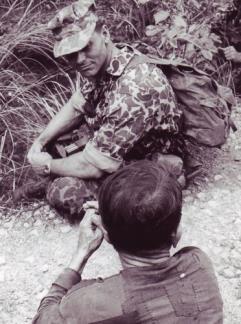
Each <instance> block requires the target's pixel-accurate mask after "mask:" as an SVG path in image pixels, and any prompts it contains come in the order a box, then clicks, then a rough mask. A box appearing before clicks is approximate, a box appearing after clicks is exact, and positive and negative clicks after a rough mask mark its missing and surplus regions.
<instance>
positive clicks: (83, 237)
mask: <svg viewBox="0 0 241 324" xmlns="http://www.w3.org/2000/svg"><path fill="white" fill-rule="evenodd" d="M103 235H104V234H103V230H102V223H101V218H100V215H99V214H98V213H97V211H96V210H95V209H94V208H88V209H87V210H86V213H85V216H84V218H83V220H82V221H81V223H80V226H79V240H78V247H77V250H84V251H86V253H87V255H88V256H90V255H91V254H92V253H93V252H94V251H95V250H97V249H98V247H99V246H100V244H101V242H102V240H103Z"/></svg>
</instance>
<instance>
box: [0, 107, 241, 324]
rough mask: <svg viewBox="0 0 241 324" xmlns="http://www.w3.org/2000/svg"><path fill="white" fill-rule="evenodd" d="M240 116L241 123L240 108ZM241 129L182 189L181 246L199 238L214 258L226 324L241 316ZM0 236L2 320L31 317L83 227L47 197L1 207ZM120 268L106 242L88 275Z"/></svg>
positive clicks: (22, 320) (12, 321)
mask: <svg viewBox="0 0 241 324" xmlns="http://www.w3.org/2000/svg"><path fill="white" fill-rule="evenodd" d="M234 120H236V122H237V126H239V128H240V126H241V118H240V116H239V113H238V112H237V111H236V112H235V114H234ZM240 133H241V131H240V130H239V131H238V132H237V133H235V135H231V137H230V139H229V141H228V143H227V144H225V146H224V147H223V148H222V150H216V149H215V150H212V151H211V150H208V151H207V156H209V157H210V156H211V155H214V156H215V162H214V163H212V164H208V163H206V166H205V167H206V170H204V171H205V172H204V173H205V177H203V178H202V179H197V181H196V184H194V185H192V186H191V187H190V188H189V189H188V190H185V191H184V208H183V237H182V240H181V243H180V245H179V247H178V248H180V247H182V246H185V245H194V246H198V247H200V248H202V249H203V250H204V251H205V252H206V253H207V254H208V255H209V256H210V257H211V259H212V260H213V263H214V266H215V269H216V273H217V276H218V281H219V285H220V289H221V293H222V296H223V300H224V311H225V323H226V324H240V323H241V279H240V278H241V200H240V196H241V186H240V183H241V173H240V170H241V136H240ZM205 161H206V162H207V161H209V159H208V158H207V159H206V157H205ZM0 208H1V207H0ZM0 210H1V209H0ZM0 240H1V243H0V246H1V248H0V314H1V315H0V324H15V323H16V324H19V323H21V324H25V323H30V322H31V319H32V318H33V316H34V314H35V313H36V310H37V307H38V305H39V302H40V299H41V298H42V297H43V296H44V295H45V294H46V293H47V291H48V288H49V286H50V284H51V282H52V281H53V280H54V279H55V278H56V276H57V275H58V274H59V273H60V272H61V270H62V269H63V268H64V267H65V266H66V265H67V264H68V262H69V260H70V254H71V251H72V250H73V248H74V246H75V242H76V240H77V227H73V226H72V227H71V226H70V225H69V224H67V223H66V222H65V221H63V220H62V219H60V218H59V217H58V216H57V215H56V214H55V213H54V211H53V210H50V209H49V207H48V206H46V205H43V206H42V207H39V205H37V204H33V205H31V206H28V207H23V206H20V207H19V208H18V209H16V210H13V209H12V210H8V211H7V212H6V210H3V209H2V214H0ZM119 269H120V263H119V260H118V257H117V255H116V253H115V251H114V250H113V249H112V247H111V246H110V245H108V244H107V243H105V242H104V243H103V244H102V246H101V248H100V249H99V250H98V251H97V252H96V253H95V254H94V256H93V257H92V258H91V259H90V260H89V262H88V264H87V266H86V268H85V271H84V274H83V276H84V277H85V278H91V277H96V276H102V277H105V276H108V275H111V274H114V273H116V272H118V271H119ZM205 324H206V323H205Z"/></svg>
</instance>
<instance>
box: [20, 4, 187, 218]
mask: <svg viewBox="0 0 241 324" xmlns="http://www.w3.org/2000/svg"><path fill="white" fill-rule="evenodd" d="M93 3H94V1H92V0H89V1H76V2H74V3H73V4H72V5H70V6H67V7H65V8H63V9H62V10H61V11H60V12H59V13H58V14H57V15H56V16H55V17H54V18H53V19H52V20H51V22H50V23H49V27H50V29H51V30H52V31H53V33H54V35H55V38H56V42H55V45H54V56H55V57H65V58H66V59H67V60H68V62H69V64H70V66H72V68H73V70H74V71H76V72H77V73H78V74H79V75H81V80H82V84H81V86H80V87H79V88H78V89H77V90H76V92H75V93H74V94H73V96H72V97H71V98H70V100H69V101H68V102H67V103H66V105H64V106H63V107H62V109H61V110H60V111H59V112H58V113H57V114H56V115H55V116H54V118H53V119H52V120H51V121H50V122H49V124H48V125H47V127H46V128H45V129H44V130H43V132H42V133H41V134H40V135H39V136H38V137H37V138H36V139H35V140H34V143H33V145H32V147H31V148H30V151H29V153H28V160H29V162H30V163H31V165H32V166H33V168H34V169H35V170H36V171H37V172H38V173H39V174H42V175H49V176H50V177H51V183H48V184H47V185H45V182H44V181H43V184H44V188H43V191H44V194H46V197H47V200H48V202H49V204H50V205H52V206H53V207H55V208H56V209H58V210H59V212H61V213H65V214H68V215H73V218H75V217H76V218H78V216H79V214H80V212H81V210H82V204H83V202H84V201H85V200H86V199H89V198H90V199H93V198H95V197H96V192H97V190H98V187H99V184H100V181H102V179H103V178H105V177H106V176H107V175H109V174H111V173H113V172H115V171H116V170H118V169H119V167H122V166H123V164H125V163H129V162H130V161H135V160H140V159H144V158H148V159H155V160H158V159H159V156H161V159H162V160H163V156H164V157H165V156H167V155H168V156H169V158H168V163H169V162H170V161H171V164H172V161H174V169H175V170H177V173H178V175H180V173H181V172H182V165H183V163H182V159H183V154H184V146H185V145H184V142H183V139H182V136H181V135H180V126H181V125H180V124H181V118H182V112H181V110H180V108H179V107H178V105H177V102H176V98H175V95H174V92H173V90H172V88H171V86H170V84H169V81H168V80H167V78H166V77H165V75H164V74H163V72H162V71H161V69H159V68H158V67H156V66H155V65H154V64H150V63H145V62H143V63H140V64H136V63H133V62H134V61H135V60H138V59H139V58H140V57H141V53H140V52H138V51H137V50H136V49H134V48H132V47H131V46H129V45H123V44H114V43H113V42H112V41H111V38H110V35H109V31H108V29H107V27H106V25H105V24H103V22H102V21H101V20H100V19H99V18H98V17H97V15H96V11H95V8H94V7H93ZM82 120H84V124H85V125H86V126H87V128H88V130H89V132H90V138H89V141H88V142H87V144H86V146H85V147H84V150H83V151H81V152H76V153H74V154H71V155H69V156H68V155H67V156H65V157H62V158H56V157H54V156H53V155H52V154H51V152H46V146H48V144H49V143H50V142H51V141H52V140H54V139H56V138H57V137H58V136H60V135H61V134H62V133H63V132H64V131H65V132H67V131H69V130H70V129H72V128H73V127H75V128H79V127H80V125H81V123H82ZM49 153H50V154H49ZM170 157H171V159H170ZM169 164H170V163H169ZM176 165H177V167H176ZM45 187H46V189H45ZM28 188H29V190H27V189H28ZM34 188H35V187H34V185H33V184H30V185H29V186H28V187H23V188H22V190H18V191H16V192H15V193H14V197H15V201H17V200H19V199H20V197H22V196H23V197H24V198H28V193H29V195H30V196H31V195H33V194H34V191H37V195H39V191H40V190H41V188H40V187H38V186H37V187H36V188H37V190H34ZM20 189H21V188H20ZM64 216H65V215H64ZM80 218H81V217H80Z"/></svg>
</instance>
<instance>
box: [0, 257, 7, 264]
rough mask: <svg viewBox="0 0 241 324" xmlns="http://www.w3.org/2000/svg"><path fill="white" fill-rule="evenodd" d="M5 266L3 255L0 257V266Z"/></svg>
mask: <svg viewBox="0 0 241 324" xmlns="http://www.w3.org/2000/svg"><path fill="white" fill-rule="evenodd" d="M4 264H6V258H5V255H0V266H1V265H4Z"/></svg>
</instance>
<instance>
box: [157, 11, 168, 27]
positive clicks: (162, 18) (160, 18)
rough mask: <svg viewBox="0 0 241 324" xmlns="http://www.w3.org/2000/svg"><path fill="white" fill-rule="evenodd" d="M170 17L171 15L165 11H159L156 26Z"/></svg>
mask: <svg viewBox="0 0 241 324" xmlns="http://www.w3.org/2000/svg"><path fill="white" fill-rule="evenodd" d="M169 16H170V13H169V12H168V11H165V10H159V11H158V12H156V13H155V14H154V19H155V24H156V25H157V24H159V23H160V22H162V21H165V20H166V19H167V18H168V17H169Z"/></svg>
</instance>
